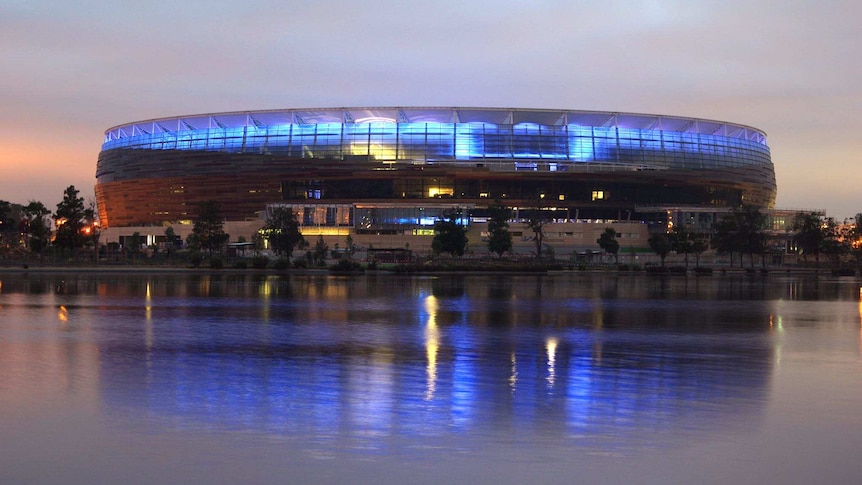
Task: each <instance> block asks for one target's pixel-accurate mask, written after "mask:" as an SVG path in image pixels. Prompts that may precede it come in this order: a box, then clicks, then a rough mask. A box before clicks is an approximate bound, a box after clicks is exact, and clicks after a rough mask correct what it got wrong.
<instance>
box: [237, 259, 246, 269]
mask: <svg viewBox="0 0 862 485" xmlns="http://www.w3.org/2000/svg"><path fill="white" fill-rule="evenodd" d="M233 267H234V269H246V268H247V267H248V263H247V262H246V261H245V260H244V259H240V260H237V261H236V262H234V263H233Z"/></svg>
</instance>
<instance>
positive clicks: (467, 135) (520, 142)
mask: <svg viewBox="0 0 862 485" xmlns="http://www.w3.org/2000/svg"><path fill="white" fill-rule="evenodd" d="M114 148H142V149H151V150H153V149H161V150H206V151H220V152H235V153H245V152H258V153H264V152H268V153H279V154H285V155H289V156H297V157H302V158H330V159H331V158H343V157H355V156H366V157H367V156H371V157H374V159H375V160H381V161H383V160H392V161H397V160H413V161H432V162H433V161H446V160H475V159H504V160H505V159H529V160H556V161H571V162H591V161H594V162H620V161H622V162H629V163H632V162H634V163H638V162H641V163H645V164H646V165H647V167H643V168H649V166H651V165H654V164H653V163H651V162H656V163H657V166H655V167H653V168H662V166H666V163H667V162H668V161H669V160H677V161H678V162H682V160H680V158H681V157H679V156H676V155H674V156H671V157H668V156H667V154H682V153H686V152H688V153H691V154H699V155H700V156H698V157H696V158H697V159H698V160H697V162H699V163H704V162H705V163H710V162H713V163H716V162H717V163H721V161H722V160H721V159H722V158H725V160H723V161H724V162H726V163H730V164H732V165H738V164H747V163H761V162H763V161H764V158H765V159H767V160H768V157H769V151H768V148H767V146H766V135H765V134H764V133H763V132H762V131H760V130H757V129H755V128H751V127H748V126H744V125H738V124H732V123H724V122H718V121H708V120H700V119H695V118H681V117H670V116H656V115H643V114H629V113H611V112H599V111H556V110H512V109H472V108H447V109H439V108H438V109H435V108H340V109H317V110H314V109H311V110H282V111H248V112H233V113H215V114H206V115H194V116H181V117H174V118H160V119H155V120H149V121H141V122H136V123H129V124H125V125H120V126H117V127H114V128H111V129H109V130H108V131H107V132H106V133H105V142H104V144H103V145H102V150H110V149H114ZM737 148H741V149H744V150H743V151H737V150H735V149H737ZM626 152H637V153H638V154H642V155H644V156H642V157H635V159H631V157H627V156H626ZM650 154H653V155H659V156H657V157H656V156H648V155H650ZM638 164H640V163H638ZM517 168H523V167H517Z"/></svg>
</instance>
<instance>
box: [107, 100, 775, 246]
mask: <svg viewBox="0 0 862 485" xmlns="http://www.w3.org/2000/svg"><path fill="white" fill-rule="evenodd" d="M96 178H97V185H96V199H97V203H98V207H99V215H100V218H101V221H102V224H103V225H104V226H106V227H127V226H162V225H166V224H174V223H182V222H183V221H186V222H187V221H190V220H193V219H194V218H195V216H196V213H195V211H196V210H197V207H198V204H199V203H200V202H202V201H217V202H219V204H220V206H221V210H222V212H223V213H224V215H225V217H226V220H228V221H251V220H259V218H260V215H261V214H262V213H264V211H265V210H266V208H267V206H268V205H272V204H283V205H289V206H292V207H294V208H296V209H298V212H300V216H301V221H302V222H303V224H304V225H306V226H317V227H347V228H352V230H355V231H356V232H357V233H361V232H362V231H369V232H375V233H380V232H381V231H383V232H387V231H389V232H398V231H400V230H414V229H416V228H417V227H420V228H421V227H424V226H430V225H432V224H433V220H434V219H435V218H436V217H439V214H440V213H441V212H442V211H444V210H448V209H451V208H453V207H457V208H459V209H463V210H464V211H465V212H464V213H465V214H469V215H470V216H471V217H476V218H481V217H482V214H483V210H484V208H485V207H487V205H488V204H489V203H490V202H491V201H493V200H497V199H499V200H501V201H503V202H504V203H505V205H507V206H509V207H512V208H518V209H519V210H520V211H529V210H547V211H551V212H552V213H553V218H554V219H559V220H572V221H575V220H602V221H605V220H629V221H631V220H639V221H651V220H653V219H654V218H655V217H666V214H667V211H666V209H668V208H680V207H689V208H703V209H708V208H726V207H733V206H738V205H740V204H752V205H756V206H759V207H763V208H771V207H772V206H773V205H774V202H775V196H776V184H775V172H774V168H773V164H772V161H771V158H770V152H769V147H768V146H767V144H766V135H765V133H764V132H762V131H761V130H758V129H756V128H752V127H750V126H746V125H742V124H736V123H727V122H721V121H711V120H704V119H696V118H686V117H676V116H660V115H647V114H632V113H619V112H602V111H572V110H551V109H503V108H419V107H387V108H325V109H286V110H264V111H246V112H228V113H212V114H202V115H191V116H176V117H169V118H159V119H152V120H146V121H139V122H134V123H127V124H123V125H119V126H116V127H113V128H111V129H109V130H107V132H106V133H105V140H104V144H103V145H102V151H101V153H100V155H99V160H98V166H97V171H96ZM467 219H469V218H466V217H465V220H467Z"/></svg>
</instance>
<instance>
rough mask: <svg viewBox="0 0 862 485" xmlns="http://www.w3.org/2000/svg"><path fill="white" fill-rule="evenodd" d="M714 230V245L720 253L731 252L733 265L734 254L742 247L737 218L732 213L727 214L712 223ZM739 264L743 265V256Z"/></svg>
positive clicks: (731, 263) (731, 264)
mask: <svg viewBox="0 0 862 485" xmlns="http://www.w3.org/2000/svg"><path fill="white" fill-rule="evenodd" d="M712 230H713V235H712V247H713V248H715V250H716V251H717V252H718V254H729V255H730V266H731V267H733V254H734V253H737V252H740V251H741V249H742V242H741V241H740V239H739V229H738V227H737V220H736V218H734V217H733V215H732V214H730V213H729V214H726V215H724V216H723V217H722V218H721V219H720V220H718V221H716V222H715V223H714V224H713V225H712ZM739 264H740V266H741V265H742V258H741V257H740V262H739Z"/></svg>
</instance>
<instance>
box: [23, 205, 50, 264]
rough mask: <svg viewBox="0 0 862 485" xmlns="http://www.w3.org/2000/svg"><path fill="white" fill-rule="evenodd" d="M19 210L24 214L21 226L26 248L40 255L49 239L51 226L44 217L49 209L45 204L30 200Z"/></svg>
mask: <svg viewBox="0 0 862 485" xmlns="http://www.w3.org/2000/svg"><path fill="white" fill-rule="evenodd" d="M21 212H22V213H23V215H24V220H23V221H22V224H21V226H22V229H23V231H22V232H24V239H25V240H26V244H27V248H28V249H30V251H33V252H35V253H39V254H40V256H41V255H42V254H43V249H44V248H45V246H47V245H48V241H50V239H51V227H50V225H49V224H48V221H46V219H45V218H46V217H48V215H50V214H51V211H49V210H48V208H47V207H45V204H43V203H41V202H39V201H35V200H31V201H30V202H29V203H28V204H27V205H25V206H24V207H23V208H22V209H21Z"/></svg>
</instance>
